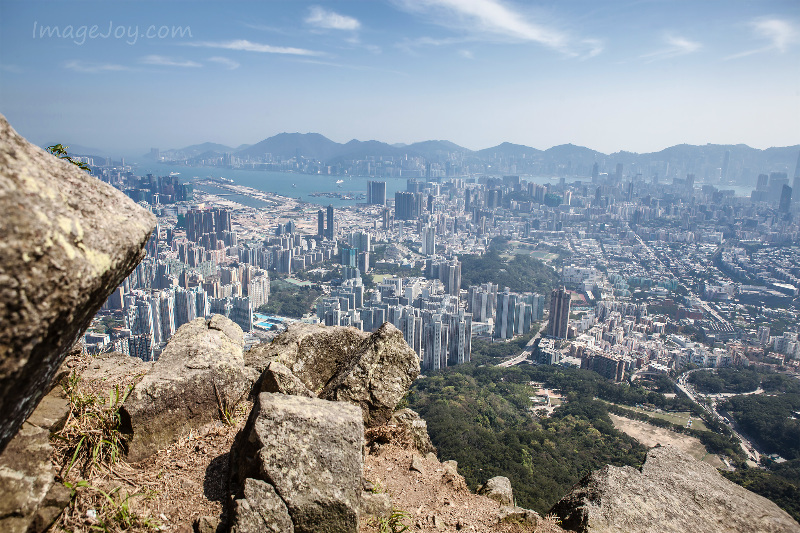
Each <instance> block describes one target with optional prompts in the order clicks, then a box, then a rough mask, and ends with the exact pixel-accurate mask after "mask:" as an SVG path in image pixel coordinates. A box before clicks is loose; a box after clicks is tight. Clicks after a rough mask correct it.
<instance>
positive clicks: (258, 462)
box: [231, 392, 364, 533]
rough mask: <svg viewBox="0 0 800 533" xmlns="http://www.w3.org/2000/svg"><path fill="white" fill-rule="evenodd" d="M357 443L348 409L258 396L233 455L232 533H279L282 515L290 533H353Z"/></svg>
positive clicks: (355, 414)
mask: <svg viewBox="0 0 800 533" xmlns="http://www.w3.org/2000/svg"><path fill="white" fill-rule="evenodd" d="M363 435H364V426H363V423H362V419H361V411H360V410H359V409H358V407H356V406H354V405H348V404H346V403H340V402H329V401H326V400H320V399H317V398H306V397H302V396H289V395H285V394H272V393H268V392H264V393H261V394H259V395H258V397H257V399H256V402H255V405H254V406H253V410H252V412H251V413H250V418H249V420H248V422H247V425H246V426H245V428H244V430H243V431H242V433H241V434H240V437H239V438H238V439H237V442H236V444H235V445H234V448H233V450H232V458H231V465H232V478H231V486H232V487H235V488H236V490H237V492H236V499H235V503H234V506H233V510H232V515H233V516H232V522H233V527H234V530H235V531H236V533H251V532H252V533H255V532H260V531H265V530H266V531H273V530H278V529H276V528H277V527H278V526H277V525H276V524H281V523H285V519H286V516H285V512H286V511H288V515H289V517H290V518H291V523H292V526H293V529H294V531H295V532H297V533H310V532H355V531H358V513H359V509H360V506H361V482H362V479H361V477H362V470H363V455H362V451H361V450H362V443H363ZM273 491H274V492H273ZM273 493H274V495H276V496H277V499H276V497H273ZM281 531H290V530H289V529H283V530H281Z"/></svg>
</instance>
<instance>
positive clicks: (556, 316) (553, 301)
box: [547, 287, 571, 339]
mask: <svg viewBox="0 0 800 533" xmlns="http://www.w3.org/2000/svg"><path fill="white" fill-rule="evenodd" d="M570 298H571V297H570V294H569V292H567V289H565V288H564V287H561V288H560V289H553V292H552V293H551V294H550V318H549V320H550V322H549V324H548V326H547V334H548V335H550V336H551V337H556V338H559V339H566V338H567V326H568V325H569V307H570Z"/></svg>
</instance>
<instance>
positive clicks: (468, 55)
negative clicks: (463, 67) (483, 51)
mask: <svg viewBox="0 0 800 533" xmlns="http://www.w3.org/2000/svg"><path fill="white" fill-rule="evenodd" d="M458 55H460V56H461V57H463V58H464V59H475V56H474V55H473V54H472V52H471V51H470V50H459V51H458Z"/></svg>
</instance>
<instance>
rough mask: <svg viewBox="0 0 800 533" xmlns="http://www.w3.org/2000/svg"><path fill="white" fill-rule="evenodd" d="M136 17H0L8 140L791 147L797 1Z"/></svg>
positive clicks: (106, 12)
mask: <svg viewBox="0 0 800 533" xmlns="http://www.w3.org/2000/svg"><path fill="white" fill-rule="evenodd" d="M76 5H77V6H80V9H78V10H76V9H75V6H76ZM133 6H134V4H128V3H113V4H111V3H96V2H81V3H79V4H63V3H48V2H37V3H22V2H15V1H12V2H5V3H3V5H2V6H0V14H1V15H2V17H0V28H2V31H0V45H2V46H0V72H1V73H2V75H0V102H2V112H3V114H5V115H6V116H7V117H8V119H9V121H10V122H11V123H12V124H13V125H14V126H15V128H17V129H18V131H20V133H22V134H23V135H25V136H26V137H28V138H30V139H31V140H33V141H34V142H37V143H39V144H46V143H51V142H64V143H74V144H80V145H83V146H90V147H97V148H100V149H103V150H104V151H108V152H112V153H123V154H125V155H140V154H142V153H145V152H146V151H147V150H148V149H149V148H150V147H152V146H158V147H161V148H162V149H169V148H180V147H183V146H188V145H192V144H196V143H202V142H208V141H212V142H218V143H222V144H226V145H229V146H238V145H239V144H242V143H252V142H257V141H258V140H260V139H264V138H267V137H270V136H272V135H275V134H277V133H280V132H283V131H287V132H295V131H296V132H320V133H322V134H323V135H325V136H327V137H329V138H331V139H332V140H334V141H337V142H347V141H348V140H350V139H353V138H355V139H359V140H370V139H379V140H381V141H384V142H389V143H413V142H418V141H423V140H427V139H447V140H450V141H452V142H454V143H456V144H459V145H461V146H464V147H466V148H468V149H473V150H475V149H481V148H486V147H491V146H495V145H497V144H500V143H502V142H506V141H507V142H512V143H516V144H523V145H526V146H531V147H534V148H539V149H544V148H548V147H551V146H556V145H560V144H567V143H573V144H577V145H581V146H587V147H589V148H592V149H594V150H598V151H602V152H606V153H611V152H616V151H621V150H625V151H632V152H640V153H641V152H653V151H658V150H661V149H663V148H666V147H668V146H672V145H676V144H681V143H688V144H701V145H702V144H707V143H712V144H738V143H743V144H748V145H750V146H753V147H756V148H760V149H764V148H768V147H770V146H791V145H795V144H797V142H798V137H797V131H796V120H792V117H797V116H800V96H798V95H799V94H800V93H799V92H798V90H800V68H798V66H797V65H798V64H800V60H799V59H800V54H799V48H800V46H799V45H800V29H799V28H800V6H798V4H797V3H796V2H789V1H769V2H759V3H757V4H753V3H745V2H703V3H699V4H692V3H686V2H635V3H620V2H614V3H604V4H603V5H602V6H599V7H598V6H596V5H593V4H589V3H587V2H571V3H568V4H560V5H551V4H537V5H536V6H529V5H525V4H523V3H521V2H506V1H504V2H500V1H497V0H469V1H462V2H455V1H452V0H419V1H412V0H396V1H389V2H370V3H365V2H347V1H337V2H291V3H289V2H270V3H258V4H257V3H252V2H246V3H225V4H217V3H201V4H199V5H197V6H193V9H191V10H188V9H186V4H185V3H181V2H161V3H159V4H155V3H150V2H139V3H136V4H135V8H134V7H133Z"/></svg>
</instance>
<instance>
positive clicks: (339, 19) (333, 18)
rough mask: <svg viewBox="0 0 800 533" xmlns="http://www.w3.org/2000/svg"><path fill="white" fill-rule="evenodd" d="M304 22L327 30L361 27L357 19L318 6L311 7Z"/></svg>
mask: <svg viewBox="0 0 800 533" xmlns="http://www.w3.org/2000/svg"><path fill="white" fill-rule="evenodd" d="M305 22H306V24H310V25H312V26H316V27H317V28H325V29H328V30H357V29H359V28H360V27H361V23H360V22H359V21H358V20H357V19H354V18H353V17H348V16H347V15H340V14H339V13H336V12H334V11H328V10H327V9H325V8H323V7H320V6H312V7H311V11H310V13H309V14H308V16H307V17H306V18H305Z"/></svg>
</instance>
